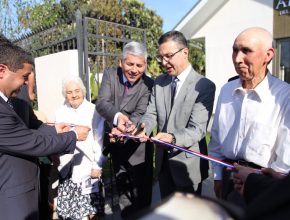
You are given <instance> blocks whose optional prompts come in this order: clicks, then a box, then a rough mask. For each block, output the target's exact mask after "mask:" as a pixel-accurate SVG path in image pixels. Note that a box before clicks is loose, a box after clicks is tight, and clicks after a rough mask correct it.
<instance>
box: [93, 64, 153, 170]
mask: <svg viewBox="0 0 290 220" xmlns="http://www.w3.org/2000/svg"><path fill="white" fill-rule="evenodd" d="M152 86H153V80H152V79H151V78H149V77H148V76H146V75H145V74H143V76H142V77H141V79H140V80H139V81H138V82H136V83H135V85H134V86H133V87H132V88H130V89H129V91H128V93H127V95H126V97H125V98H123V92H124V83H123V73H122V69H121V68H118V69H117V70H116V69H107V70H106V71H105V72H104V75H103V79H102V84H101V88H100V91H99V95H98V98H97V101H96V110H97V111H98V113H99V114H100V115H101V116H102V117H104V118H105V120H106V126H105V127H107V132H111V129H112V128H113V120H114V116H115V114H116V113H117V112H121V113H123V114H125V115H127V116H128V117H129V119H130V120H131V121H132V122H133V123H135V124H137V123H138V122H139V120H140V118H141V116H142V115H143V114H144V113H145V111H146V108H147V105H148V101H149V97H150V93H151V89H152ZM104 140H105V141H104V146H105V147H108V146H109V148H110V151H111V153H112V151H114V152H115V154H118V157H117V158H116V159H118V161H116V160H115V161H114V162H115V163H116V162H120V163H123V162H129V163H130V164H131V165H133V166H135V165H137V164H140V163H142V162H144V161H145V144H144V143H143V144H140V143H137V142H134V141H132V140H128V141H127V142H126V143H125V144H121V145H120V144H110V143H109V142H108V138H107V136H105V138H104ZM106 140H107V141H106ZM106 145H107V146H106Z"/></svg>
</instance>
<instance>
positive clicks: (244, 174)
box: [233, 163, 259, 195]
mask: <svg viewBox="0 0 290 220" xmlns="http://www.w3.org/2000/svg"><path fill="white" fill-rule="evenodd" d="M234 167H235V169H234V170H233V172H234V175H233V177H234V179H233V182H234V188H235V190H237V191H238V192H239V193H240V194H241V195H243V193H244V184H245V182H246V180H247V178H248V176H249V174H251V173H258V172H259V171H258V170H256V169H253V168H250V167H245V166H241V165H239V164H237V163H235V164H234Z"/></svg>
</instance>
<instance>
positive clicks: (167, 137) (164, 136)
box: [152, 132, 173, 144]
mask: <svg viewBox="0 0 290 220" xmlns="http://www.w3.org/2000/svg"><path fill="white" fill-rule="evenodd" d="M152 139H155V140H160V141H164V142H167V143H169V144H171V143H172V141H173V136H172V134H169V133H163V132H159V133H158V134H157V135H156V136H155V137H153V138H152Z"/></svg>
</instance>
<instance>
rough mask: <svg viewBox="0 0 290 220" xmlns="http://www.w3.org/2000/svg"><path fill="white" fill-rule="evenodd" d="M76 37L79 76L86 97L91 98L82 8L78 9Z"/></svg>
mask: <svg viewBox="0 0 290 220" xmlns="http://www.w3.org/2000/svg"><path fill="white" fill-rule="evenodd" d="M76 39H77V49H78V64H79V76H80V78H81V79H82V80H83V82H84V85H85V86H86V98H87V100H89V101H90V100H91V94H90V87H89V86H90V85H89V82H90V79H89V76H88V74H86V72H85V68H84V33H83V19H82V14H81V11H80V10H77V11H76Z"/></svg>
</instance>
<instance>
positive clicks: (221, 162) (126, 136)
mask: <svg viewBox="0 0 290 220" xmlns="http://www.w3.org/2000/svg"><path fill="white" fill-rule="evenodd" d="M112 135H113V136H116V137H124V138H127V139H134V140H136V139H138V140H139V139H140V137H137V136H132V135H127V134H112ZM142 139H146V140H148V141H152V142H154V143H156V144H161V145H165V146H167V147H171V148H174V149H177V150H180V151H183V152H186V153H188V154H191V155H194V156H197V157H200V158H202V159H205V160H208V161H211V162H214V163H218V164H220V165H222V166H224V167H228V168H231V169H234V168H235V167H234V166H233V165H232V164H229V163H225V162H224V161H221V160H219V159H216V158H214V157H211V156H207V155H205V154H201V153H199V152H196V151H193V150H189V149H187V148H185V147H180V146H177V145H174V144H169V143H167V142H164V141H160V140H155V139H152V138H142Z"/></svg>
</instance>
